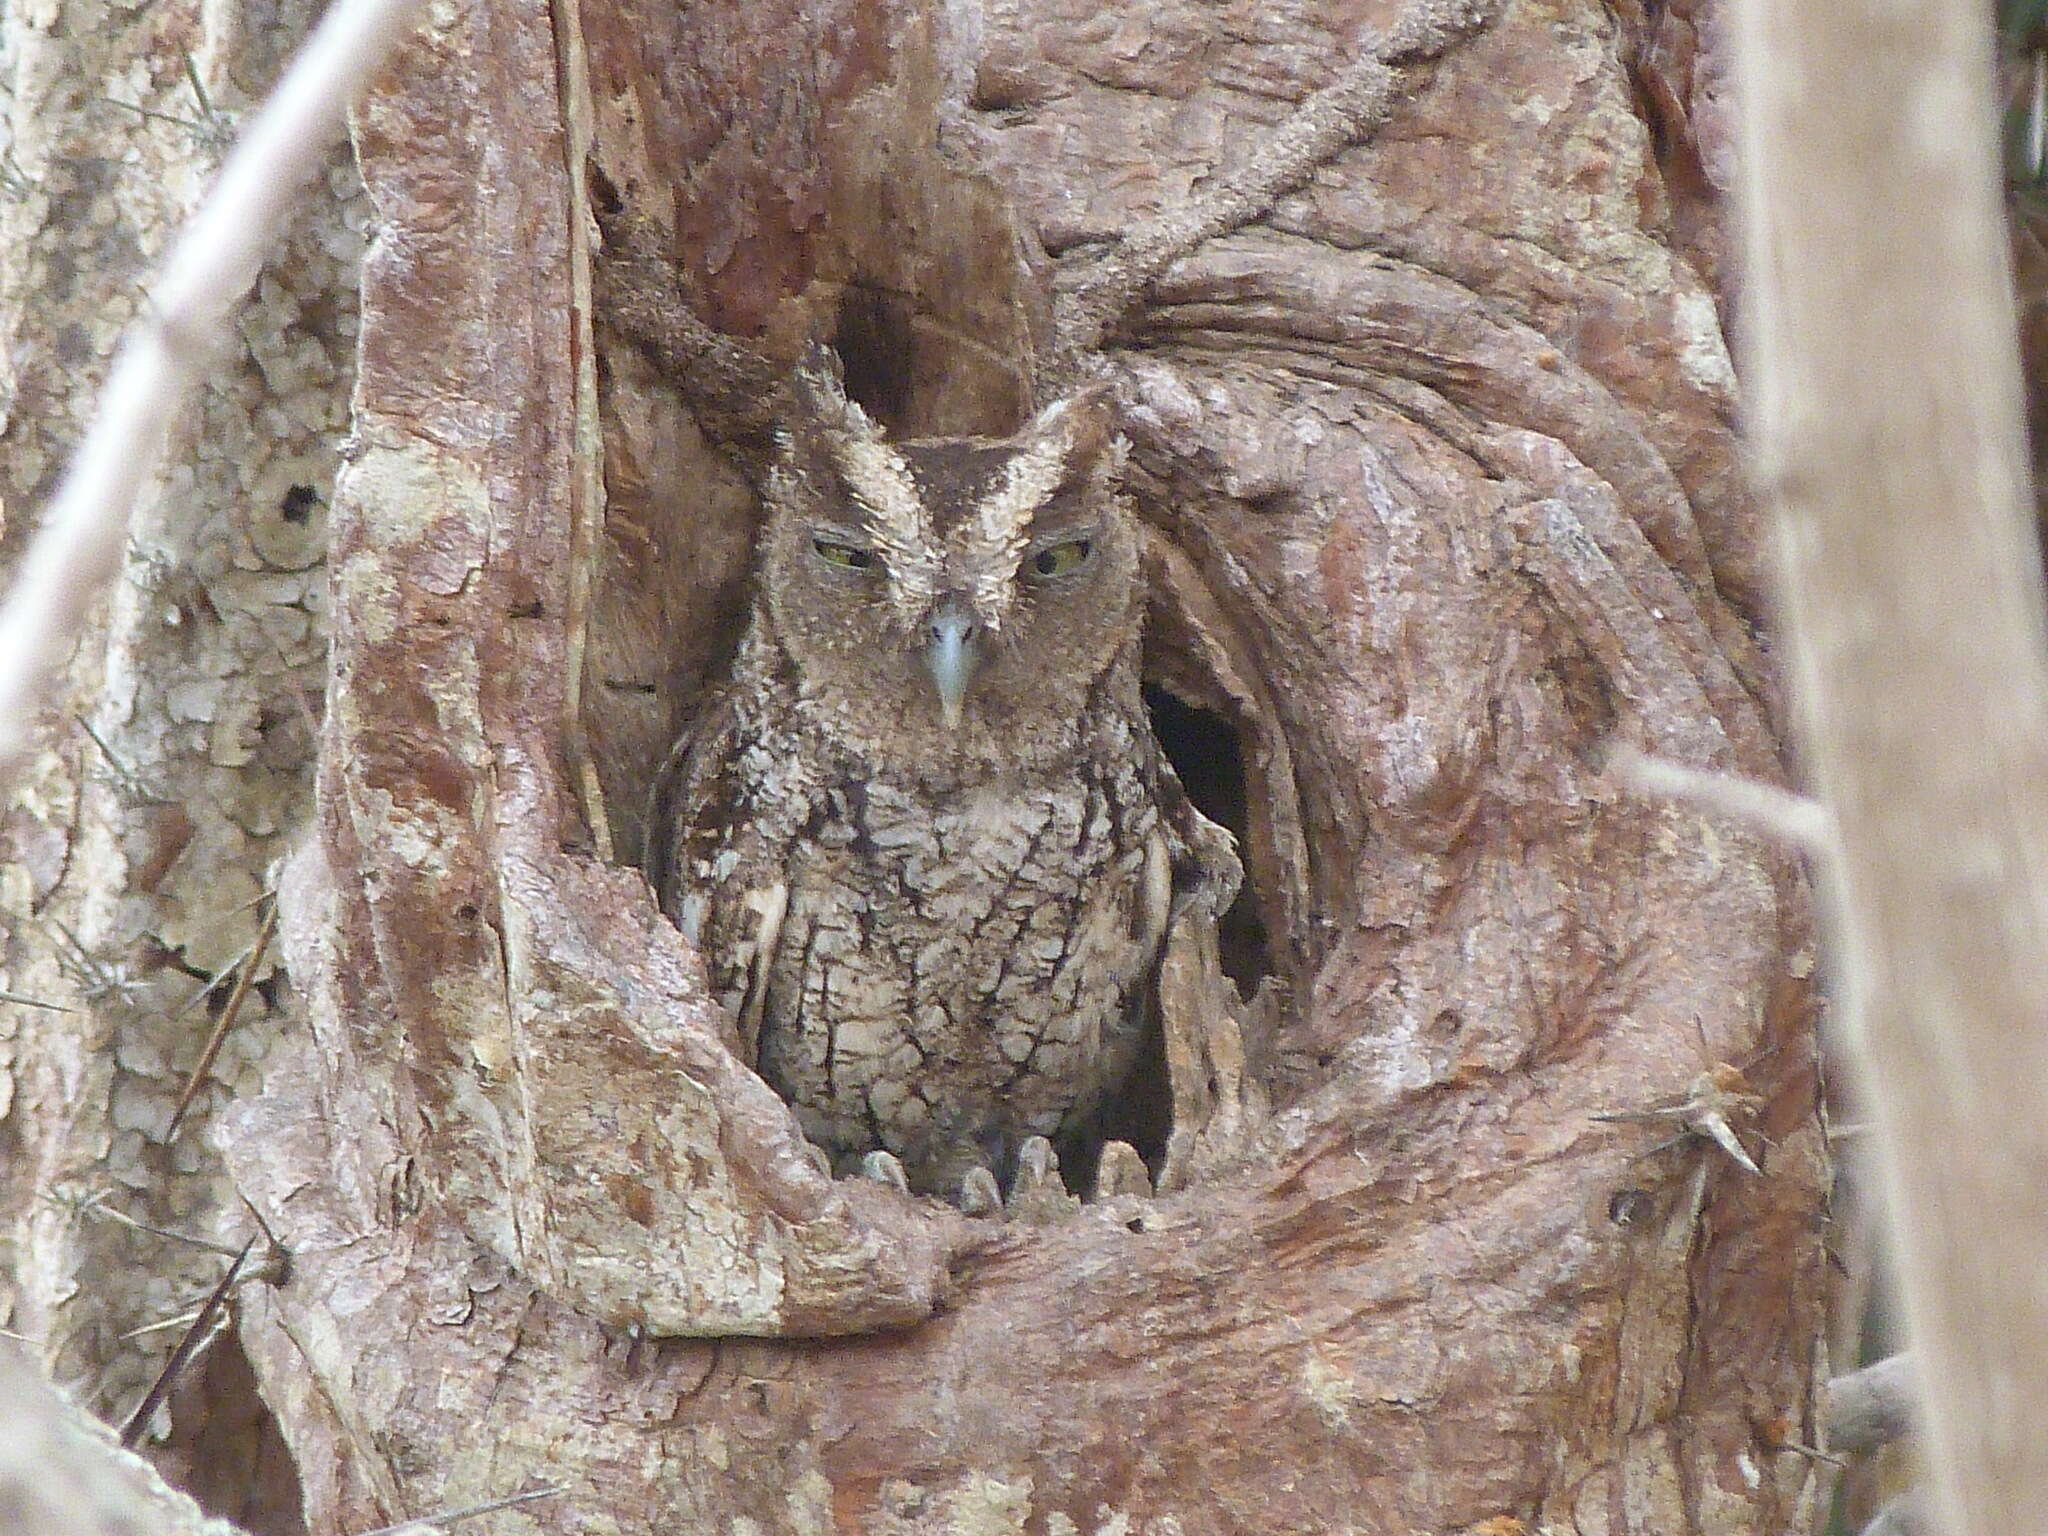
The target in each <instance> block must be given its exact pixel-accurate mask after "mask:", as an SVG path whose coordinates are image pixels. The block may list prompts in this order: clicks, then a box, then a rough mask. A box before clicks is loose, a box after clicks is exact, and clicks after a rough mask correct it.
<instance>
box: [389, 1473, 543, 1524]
mask: <svg viewBox="0 0 2048 1536" xmlns="http://www.w3.org/2000/svg"><path fill="white" fill-rule="evenodd" d="M568 1491H569V1488H568V1485H567V1484H566V1483H550V1484H549V1485H548V1486H547V1487H545V1488H534V1489H530V1490H528V1491H527V1492H525V1493H514V1494H510V1495H508V1496H506V1497H505V1498H502V1499H492V1500H491V1501H490V1502H489V1503H488V1504H471V1505H469V1506H468V1507H467V1508H465V1509H449V1510H443V1511H441V1512H440V1513H439V1514H433V1515H421V1516H420V1517H419V1518H418V1519H417V1520H401V1521H399V1522H398V1524H396V1525H380V1526H378V1527H377V1529H376V1530H374V1531H364V1532H362V1536H399V1533H400V1532H410V1531H424V1530H426V1529H428V1528H429V1527H432V1526H437V1525H453V1524H454V1523H455V1522H456V1521H458V1520H473V1519H475V1518H476V1517H477V1516H478V1515H490V1514H495V1513H497V1512H498V1511H499V1510H501V1509H511V1508H513V1507H514V1506H515V1505H519V1504H531V1503H533V1501H534V1500H536V1499H558V1498H560V1497H561V1496H562V1495H563V1494H565V1493H567V1492H568Z"/></svg>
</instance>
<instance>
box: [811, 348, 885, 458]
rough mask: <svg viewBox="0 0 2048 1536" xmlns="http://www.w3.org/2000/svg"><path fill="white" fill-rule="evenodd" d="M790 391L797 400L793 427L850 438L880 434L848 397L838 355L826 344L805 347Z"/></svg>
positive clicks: (865, 413)
mask: <svg viewBox="0 0 2048 1536" xmlns="http://www.w3.org/2000/svg"><path fill="white" fill-rule="evenodd" d="M790 391H791V393H792V394H793V395H794V396H795V399H796V406H797V409H796V420H795V423H794V424H795V425H796V426H797V427H798V429H799V430H801V429H803V428H806V427H808V428H812V429H815V430H817V431H820V432H829V433H835V434H839V435H843V436H850V437H877V436H879V435H880V434H879V433H878V432H877V431H876V429H875V424H874V422H872V421H870V420H869V419H868V413H867V412H866V411H864V410H862V409H861V408H860V406H859V405H857V404H856V403H855V402H854V401H852V400H850V399H848V398H847V394H846V383H845V377H844V372H843V370H842V368H841V365H840V362H839V355H838V354H837V353H836V352H834V351H833V350H832V349H831V348H830V347H828V346H826V345H825V344H824V343H823V342H820V341H814V342H812V343H811V344H810V345H809V346H807V347H805V348H804V355H803V357H802V359H801V360H800V361H799V362H798V363H797V365H796V371H795V372H794V373H793V374H792V375H791V376H790Z"/></svg>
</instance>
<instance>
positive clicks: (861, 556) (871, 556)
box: [811, 534, 875, 571]
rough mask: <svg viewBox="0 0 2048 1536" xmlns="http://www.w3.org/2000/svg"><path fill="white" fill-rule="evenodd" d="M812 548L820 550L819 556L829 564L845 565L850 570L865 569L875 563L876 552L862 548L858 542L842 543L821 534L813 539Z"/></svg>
mask: <svg viewBox="0 0 2048 1536" xmlns="http://www.w3.org/2000/svg"><path fill="white" fill-rule="evenodd" d="M811 548H813V549H815V550H816V551H817V552H818V558H819V559H820V560H823V561H824V562H825V563H826V564H827V565H837V566H843V567H844V568H845V569H847V570H849V571H864V570H866V569H867V568H868V567H869V566H871V565H873V564H874V563H875V552H874V551H873V550H872V549H862V548H861V547H860V546H859V545H858V544H842V543H840V542H839V541H838V540H837V539H828V538H826V537H825V536H824V535H822V534H819V535H816V536H814V537H813V538H812V539H811Z"/></svg>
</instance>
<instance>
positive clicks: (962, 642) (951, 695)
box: [924, 608, 981, 731]
mask: <svg viewBox="0 0 2048 1536" xmlns="http://www.w3.org/2000/svg"><path fill="white" fill-rule="evenodd" d="M929 633H930V639H929V640H928V641H927V642H926V645H925V648H924V664H925V668H926V669H927V670H928V671H929V672H930V673H931V675H932V682H933V683H934V684H935V685H936V686H937V687H938V690H939V714H940V715H941V716H942V717H943V718H944V719H945V722H946V729H947V730H949V731H957V730H959V729H960V717H961V714H962V712H963V711H964V710H965V708H966V704H967V685H968V684H969V683H971V682H973V681H974V664H975V662H976V660H977V659H978V658H977V657H976V655H975V645H974V642H975V637H976V636H977V635H979V634H980V633H981V625H980V624H978V623H977V622H976V621H975V619H974V616H973V615H972V614H968V613H962V612H960V611H959V610H958V609H953V608H946V609H941V610H940V611H939V612H938V613H937V614H936V615H934V616H933V618H932V623H931V630H930V632H929Z"/></svg>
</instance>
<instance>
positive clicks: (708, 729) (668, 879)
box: [642, 690, 733, 943]
mask: <svg viewBox="0 0 2048 1536" xmlns="http://www.w3.org/2000/svg"><path fill="white" fill-rule="evenodd" d="M732 733H733V709H732V700H731V696H730V694H729V693H727V692H725V691H723V690H721V691H720V692H719V693H717V694H716V695H714V696H713V697H712V699H711V702H710V704H709V705H708V706H707V707H706V708H704V709H702V710H700V711H699V712H698V714H697V716H696V718H695V719H693V720H692V721H691V722H690V723H689V724H688V725H687V726H686V727H684V729H683V731H682V733H681V734H680V735H679V736H677V737H676V741H675V745H674V746H672V747H670V748H669V749H668V756H667V757H665V758H663V759H662V763H661V767H660V769H659V770H658V771H657V772H656V773H655V775H654V784H653V786H652V787H651V789H650V790H649V791H648V800H647V821H646V826H647V854H646V857H645V859H644V860H643V861H642V863H643V868H644V872H645V873H646V875H647V881H648V884H650V885H652V886H653V887H654V895H655V899H656V900H657V901H659V902H660V903H661V910H662V911H664V912H666V913H667V914H668V915H669V917H670V919H671V920H673V921H674V922H676V923H677V925H678V926H681V923H682V919H681V917H680V916H679V915H678V906H679V903H680V901H681V898H682V896H683V894H684V893H683V891H682V890H681V889H680V884H681V879H682V876H683V874H684V872H685V871H686V870H687V869H688V868H689V859H688V857H687V853H686V850H685V849H684V848H683V847H682V845H683V844H684V843H687V842H688V841H689V840H690V830H691V828H693V827H695V826H697V825H698V824H699V823H700V822H701V820H702V818H701V816H699V815H698V814H697V811H698V809H699V802H700V800H701V799H702V797H703V796H704V794H705V793H706V792H707V791H708V790H710V789H711V788H712V787H713V783H712V781H713V780H714V779H715V777H716V770H717V766H718V764H720V763H722V762H724V761H726V760H727V759H728V758H729V757H730V743H731V739H732ZM689 937H690V940H691V942H692V943H695V942H696V935H694V934H691V935H689Z"/></svg>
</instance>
